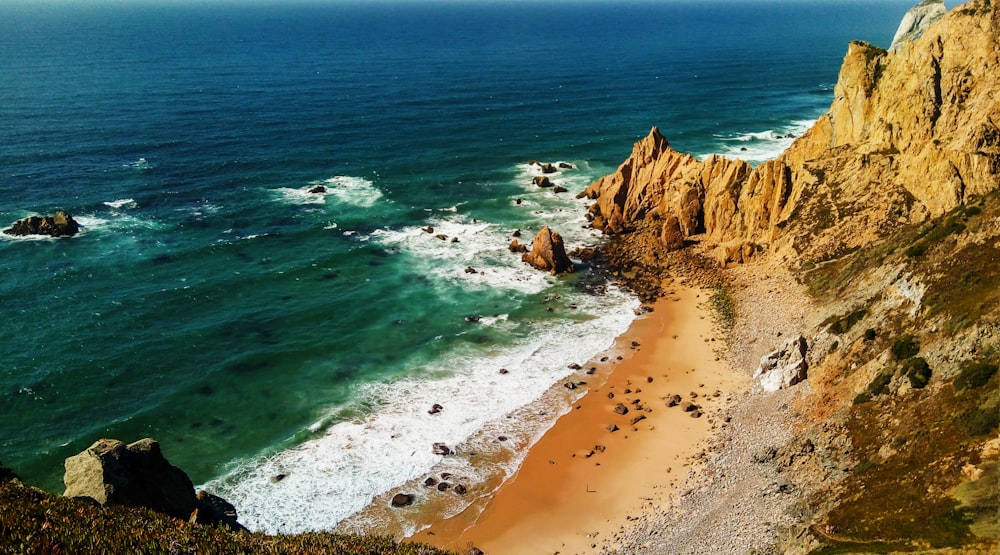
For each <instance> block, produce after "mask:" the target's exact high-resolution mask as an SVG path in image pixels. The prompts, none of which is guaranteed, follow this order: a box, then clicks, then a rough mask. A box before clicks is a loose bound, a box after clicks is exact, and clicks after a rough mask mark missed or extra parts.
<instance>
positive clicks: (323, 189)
mask: <svg viewBox="0 0 1000 555" xmlns="http://www.w3.org/2000/svg"><path fill="white" fill-rule="evenodd" d="M309 192H310V193H312V194H314V195H320V194H323V193H325V192H326V187H324V186H322V185H317V186H315V187H313V188H312V189H309Z"/></svg>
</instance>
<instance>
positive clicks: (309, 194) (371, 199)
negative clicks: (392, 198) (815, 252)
mask: <svg viewBox="0 0 1000 555" xmlns="http://www.w3.org/2000/svg"><path fill="white" fill-rule="evenodd" d="M276 191H277V192H278V193H279V195H280V196H281V199H282V200H283V201H285V202H287V203H289V204H300V205H309V204H326V199H327V197H330V196H332V197H334V198H335V199H336V200H337V201H338V202H339V203H342V204H349V205H352V206H357V207H360V208H370V207H372V206H374V205H375V203H377V202H379V200H381V199H382V198H383V196H384V195H383V194H382V191H380V190H379V189H378V187H376V186H375V183H373V182H372V181H370V180H368V179H364V178H362V177H351V176H347V175H338V176H334V177H331V178H329V179H323V180H320V181H313V182H311V183H309V184H308V185H306V186H305V187H299V188H290V187H282V188H279V189H276Z"/></svg>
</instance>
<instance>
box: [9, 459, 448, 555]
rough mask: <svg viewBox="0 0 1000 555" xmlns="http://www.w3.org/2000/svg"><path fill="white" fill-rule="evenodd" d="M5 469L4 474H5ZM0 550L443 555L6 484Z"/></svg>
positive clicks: (375, 539) (383, 540) (369, 539)
mask: <svg viewBox="0 0 1000 555" xmlns="http://www.w3.org/2000/svg"><path fill="white" fill-rule="evenodd" d="M2 474H3V472H2V469H0V475H2ZM0 553H53V554H54V553H73V554H90V553H148V554H161V553H162V554H164V555H166V554H179V553H205V554H215V553H221V554H229V553H232V554H241V555H242V554H247V555H249V554H258V553H260V554H279V553H280V554H296V553H301V554H307V553H308V554H312V553H330V554H336V553H357V554H369V555H390V554H400V555H437V554H445V553H448V552H445V551H441V550H438V549H436V548H433V547H429V546H427V545H422V544H415V543H398V542H396V541H395V540H393V539H392V538H388V537H382V536H348V535H341V534H331V533H306V534H296V535H283V536H267V535H265V534H262V533H249V532H232V531H229V530H228V529H226V528H222V527H214V526H201V525H193V524H188V523H187V522H185V521H182V520H177V519H173V518H170V517H168V516H164V515H162V514H160V513H156V512H154V511H151V510H149V509H140V508H129V507H107V508H104V507H100V506H97V505H94V504H93V503H86V502H82V501H77V500H74V499H67V498H65V497H61V496H58V495H52V494H48V493H45V492H43V491H41V490H38V489H34V488H29V487H26V486H24V485H21V484H20V483H19V482H17V481H10V480H7V479H5V480H3V481H2V483H0Z"/></svg>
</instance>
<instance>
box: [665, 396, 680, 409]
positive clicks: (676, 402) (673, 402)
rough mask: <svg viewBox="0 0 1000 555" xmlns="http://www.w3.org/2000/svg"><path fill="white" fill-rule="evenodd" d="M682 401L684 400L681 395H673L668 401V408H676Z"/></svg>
mask: <svg viewBox="0 0 1000 555" xmlns="http://www.w3.org/2000/svg"><path fill="white" fill-rule="evenodd" d="M681 400H682V399H681V396H680V395H677V394H674V395H671V396H670V397H669V398H668V399H667V406H668V407H676V406H677V405H679V404H681Z"/></svg>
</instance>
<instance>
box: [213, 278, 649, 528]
mask: <svg viewBox="0 0 1000 555" xmlns="http://www.w3.org/2000/svg"><path fill="white" fill-rule="evenodd" d="M581 303H583V304H581V306H580V310H587V311H591V314H593V318H592V319H590V320H586V321H569V320H563V321H556V322H548V323H547V324H546V326H545V328H544V329H539V330H538V331H537V333H536V334H534V335H532V336H531V337H530V338H529V339H526V340H525V341H524V342H523V343H521V344H519V345H516V346H512V347H506V348H504V349H502V350H499V349H495V350H492V351H489V350H488V351H485V352H484V351H483V350H482V349H481V348H476V347H463V348H456V351H454V352H452V353H451V354H450V355H449V356H447V357H445V358H443V359H440V360H439V362H437V363H436V365H435V366H432V367H426V368H421V369H418V372H417V374H419V375H424V376H440V377H439V378H437V379H417V378H411V379H403V380H400V381H397V382H393V383H381V384H369V385H367V386H365V387H364V388H363V389H362V390H361V391H358V392H357V394H358V395H357V397H359V398H361V399H363V400H364V401H362V404H363V405H367V406H370V407H373V409H372V410H371V412H370V414H369V415H368V416H365V417H363V418H358V419H356V420H353V421H349V422H338V423H336V424H333V425H331V426H328V427H326V429H325V430H322V428H323V427H324V426H323V425H322V424H318V425H316V426H315V427H314V430H315V431H316V432H317V433H321V434H322V435H320V437H316V438H315V439H311V440H309V441H306V442H305V443H303V444H301V445H299V446H297V447H295V448H292V449H290V450H287V451H283V452H280V453H277V454H275V455H273V456H270V457H266V458H262V459H259V460H255V461H251V462H247V463H244V464H242V465H240V466H238V467H236V468H235V469H234V470H233V471H232V472H231V473H230V474H229V475H228V476H226V477H224V478H222V479H220V480H218V481H215V482H213V483H209V484H206V485H205V487H206V488H208V489H210V490H212V491H215V492H217V493H219V494H221V495H222V496H223V497H225V498H226V499H228V500H229V501H231V502H232V503H233V504H234V505H235V506H236V507H237V509H238V511H239V514H240V520H241V522H243V523H244V524H246V525H247V526H248V527H249V528H251V529H253V530H262V531H266V532H268V533H278V532H302V531H307V530H328V529H331V528H333V527H334V526H336V525H337V524H338V523H339V522H340V521H342V520H343V519H345V518H347V517H348V516H350V515H351V514H353V513H356V512H357V511H360V510H361V509H363V508H364V507H365V506H366V505H368V504H369V503H370V502H371V501H372V499H373V498H374V496H376V495H379V494H381V493H383V492H387V491H389V490H391V489H392V488H394V487H396V486H398V485H400V484H403V483H405V482H407V481H409V480H413V479H416V478H419V477H420V476H422V475H423V474H424V473H426V472H427V471H428V470H429V469H431V468H432V467H433V466H435V465H437V464H440V463H441V462H442V461H445V462H447V464H449V465H452V466H453V467H455V468H457V469H458V471H459V472H460V473H461V474H462V475H463V476H464V477H465V478H467V479H470V478H471V480H473V481H474V480H476V479H477V476H478V474H477V470H476V469H475V468H472V467H471V466H470V465H469V464H468V461H467V460H465V459H464V458H463V457H462V452H461V451H459V453H458V455H457V456H453V457H447V458H443V457H441V456H440V455H435V454H434V453H433V451H432V445H433V444H434V443H436V442H441V443H445V444H446V445H449V446H451V447H455V446H460V445H462V442H464V441H466V440H467V439H469V438H470V437H472V436H473V435H474V434H475V433H476V432H477V431H478V430H480V429H482V428H483V427H484V426H492V427H495V428H496V429H498V430H504V433H507V434H509V435H512V434H516V433H517V429H518V427H519V424H518V422H516V421H513V420H511V419H508V418H506V415H508V414H511V413H513V412H515V411H517V409H519V408H520V407H523V406H525V405H527V404H529V403H531V402H533V401H535V400H536V399H538V398H539V397H540V396H541V395H542V394H543V393H544V392H545V391H546V390H548V389H549V387H550V386H551V385H552V384H553V383H554V382H556V381H558V380H559V379H561V378H563V377H565V376H567V375H569V374H570V373H572V370H569V369H568V368H567V363H568V362H573V361H577V362H582V361H583V360H586V359H588V358H590V357H592V356H594V355H596V354H597V353H599V352H601V351H602V350H604V349H606V348H607V347H609V346H610V345H611V344H612V342H613V340H614V338H615V337H617V336H618V335H619V334H620V333H622V332H623V331H624V330H625V329H626V328H627V327H628V325H629V323H630V322H631V321H632V319H633V318H634V315H633V310H634V309H635V307H636V303H635V301H631V300H629V299H628V298H627V297H625V296H624V295H619V294H614V293H613V294H612V296H609V297H590V298H589V300H581ZM588 303H590V304H589V305H588ZM460 349H464V350H460ZM499 368H507V369H509V374H505V375H501V374H499V373H498V369H499ZM435 403H440V404H442V405H443V406H444V409H443V410H442V411H441V412H440V413H438V414H434V415H431V414H429V413H428V409H429V408H430V407H431V406H433V404H435ZM556 416H557V414H549V415H548V417H549V418H550V419H554V418H555V417H556ZM320 430H322V431H320ZM445 459H447V460H445ZM519 462H520V460H517V461H515V462H514V463H513V464H514V466H516V465H517V464H519ZM278 476H283V479H280V480H277V479H276V477H278Z"/></svg>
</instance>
